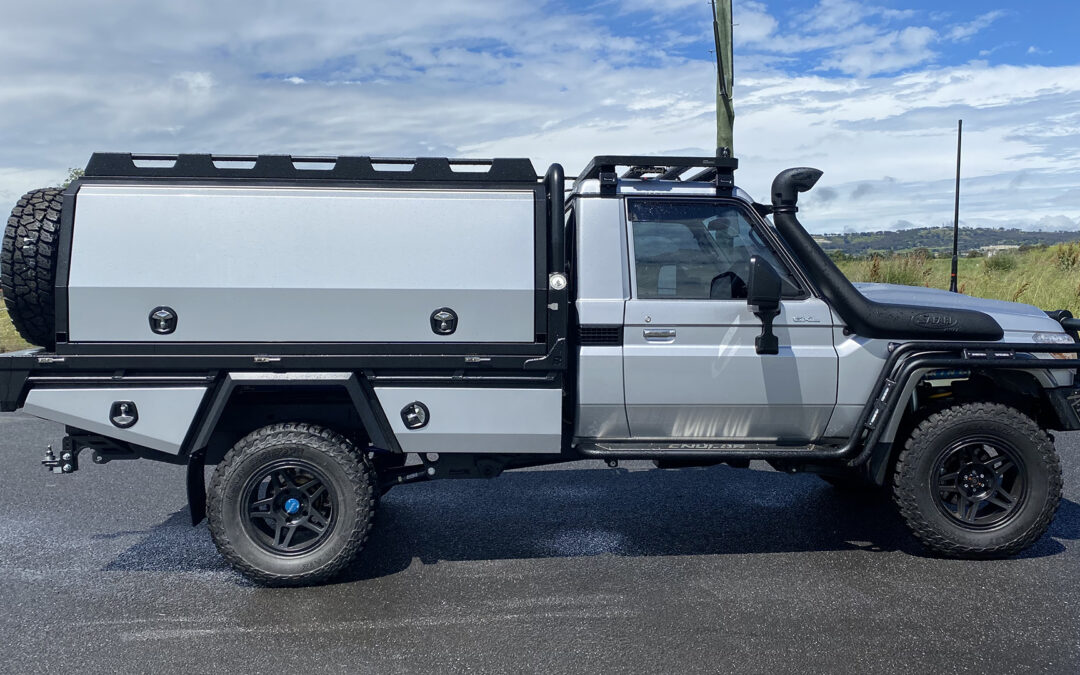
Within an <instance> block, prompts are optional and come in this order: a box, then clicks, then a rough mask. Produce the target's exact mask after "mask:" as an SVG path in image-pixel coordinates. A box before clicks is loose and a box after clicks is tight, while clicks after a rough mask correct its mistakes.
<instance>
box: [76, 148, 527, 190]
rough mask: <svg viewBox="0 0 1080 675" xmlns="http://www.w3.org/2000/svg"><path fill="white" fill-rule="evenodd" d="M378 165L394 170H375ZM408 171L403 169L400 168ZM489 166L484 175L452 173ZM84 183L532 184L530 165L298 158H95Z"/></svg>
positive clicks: (487, 161) (431, 159) (103, 155)
mask: <svg viewBox="0 0 1080 675" xmlns="http://www.w3.org/2000/svg"><path fill="white" fill-rule="evenodd" d="M380 165H394V166H393V168H388V169H379V168H378V167H379V166H380ZM402 166H406V167H408V168H405V169H402V168H400V167H402ZM455 166H487V167H488V169H487V171H477V170H465V171H460V170H455V169H454V167H455ZM85 176H86V177H87V178H238V179H263V180H274V179H279V180H323V181H326V180H340V181H382V180H395V181H443V182H447V181H449V182H486V183H492V182H495V183H504V182H508V183H536V182H537V181H539V180H540V177H539V176H537V175H536V170H535V169H534V168H533V165H532V162H531V161H530V160H528V159H449V158H446V157H413V158H400V157H297V156H293V155H210V154H181V155H149V154H132V153H119V152H95V153H94V154H93V155H92V156H91V157H90V162H89V163H88V164H87V165H86V172H85Z"/></svg>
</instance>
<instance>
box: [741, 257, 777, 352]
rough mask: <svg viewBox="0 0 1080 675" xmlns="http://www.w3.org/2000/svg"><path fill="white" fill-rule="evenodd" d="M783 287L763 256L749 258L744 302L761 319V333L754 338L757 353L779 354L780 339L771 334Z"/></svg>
mask: <svg viewBox="0 0 1080 675" xmlns="http://www.w3.org/2000/svg"><path fill="white" fill-rule="evenodd" d="M782 288H783V285H782V282H781V280H780V275H779V274H777V273H776V270H774V269H773V267H772V265H770V264H769V263H768V262H767V261H766V260H765V259H764V258H761V257H759V256H756V255H755V256H753V257H751V258H750V280H749V281H748V282H747V284H746V304H747V305H748V306H749V307H750V311H752V312H753V313H754V315H755V316H756V317H757V318H759V319H761V335H759V336H757V337H756V338H755V339H754V347H755V348H756V349H757V353H758V354H779V353H780V341H779V340H777V339H776V335H774V334H773V330H772V324H773V319H775V318H776V317H777V316H778V315H779V314H780V294H781V290H782Z"/></svg>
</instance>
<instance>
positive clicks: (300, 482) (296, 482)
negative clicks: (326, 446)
mask: <svg viewBox="0 0 1080 675" xmlns="http://www.w3.org/2000/svg"><path fill="white" fill-rule="evenodd" d="M336 498H337V495H336V493H335V492H334V486H333V484H332V483H331V482H330V481H329V480H327V478H326V476H325V475H324V474H323V473H322V471H320V470H319V469H318V468H316V467H315V466H314V465H312V464H311V463H309V462H305V461H303V460H292V459H290V460H282V461H277V462H273V463H271V464H268V465H267V466H265V467H263V468H261V469H260V470H258V471H256V472H255V473H254V474H252V476H251V478H250V479H249V480H248V481H247V483H245V485H244V491H243V498H242V499H241V502H240V508H241V509H242V512H241V520H242V522H243V523H244V529H245V531H246V532H247V533H248V536H250V537H251V539H252V540H253V541H254V542H255V543H257V544H258V545H259V546H260V547H262V548H263V549H265V550H267V551H269V552H270V553H273V554H275V555H281V556H296V555H302V554H304V553H308V552H310V551H313V550H315V549H316V548H318V547H319V546H320V545H322V544H323V542H325V541H326V540H327V538H329V536H330V533H331V532H332V531H333V529H334V524H335V522H336V519H337V518H336V516H337V513H336V509H335V508H334V507H335V503H336Z"/></svg>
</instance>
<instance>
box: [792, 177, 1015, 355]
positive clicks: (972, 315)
mask: <svg viewBox="0 0 1080 675" xmlns="http://www.w3.org/2000/svg"><path fill="white" fill-rule="evenodd" d="M819 178H821V171H819V170H818V169H811V168H806V167H803V168H798V169H788V170H786V171H781V172H780V174H779V175H777V176H776V178H775V179H774V180H773V184H772V204H773V223H774V224H775V225H776V229H777V231H778V232H779V233H780V236H782V237H783V238H784V241H786V242H787V244H788V246H790V247H791V250H792V252H793V253H794V254H795V256H796V257H797V258H798V259H799V261H800V262H801V263H802V265H803V268H805V269H806V271H807V273H808V274H809V275H810V277H811V279H813V281H814V283H815V284H817V286H818V289H819V290H820V291H821V294H822V295H823V296H825V299H826V300H828V301H829V304H830V305H832V308H833V309H834V310H835V311H836V313H837V314H839V315H840V318H841V319H843V321H844V323H845V324H846V325H847V327H848V328H849V329H850V330H851V331H852V332H853V333H855V334H856V335H860V336H862V337H866V338H876V339H892V340H988V341H996V340H1000V339H1001V338H1002V337H1004V331H1002V330H1001V326H1000V325H998V322H997V321H994V319H993V318H992V317H990V316H989V315H987V314H983V313H982V312H976V311H973V310H968V309H942V308H939V307H920V306H918V305H894V304H891V303H882V302H874V301H873V300H870V299H869V298H867V297H866V296H864V295H863V294H862V293H860V292H859V291H858V289H857V288H855V287H854V286H853V285H852V284H851V282H850V281H848V279H847V277H845V276H844V273H843V272H841V271H840V268H838V267H837V266H836V264H835V263H834V262H833V261H832V259H831V258H829V256H828V255H826V253H825V251H823V250H821V247H820V246H818V245H817V242H815V241H814V239H813V237H811V236H810V234H809V233H808V232H807V231H806V228H804V227H803V226H802V224H801V223H799V219H798V218H797V217H796V216H795V213H796V212H797V211H798V210H799V207H798V202H799V193H800V192H806V191H808V190H809V189H810V188H812V187H814V184H815V183H817V182H818V179H819Z"/></svg>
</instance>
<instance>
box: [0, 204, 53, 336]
mask: <svg viewBox="0 0 1080 675" xmlns="http://www.w3.org/2000/svg"><path fill="white" fill-rule="evenodd" d="M63 202H64V195H63V191H62V190H61V189H60V188H43V189H40V190H33V191H31V192H28V193H26V194H25V195H23V196H22V198H20V199H19V201H18V202H17V203H16V204H15V208H14V209H12V211H11V216H10V217H9V218H8V220H7V226H6V227H5V228H4V236H3V241H2V243H0V292H2V293H3V295H4V304H6V305H7V309H8V316H9V317H10V318H11V323H12V324H13V325H14V326H15V330H16V331H18V333H19V335H21V336H22V338H23V339H24V340H26V341H27V342H29V343H31V344H35V345H40V346H42V347H47V348H52V347H53V344H54V341H55V339H56V335H55V333H56V267H57V264H56V263H57V259H56V258H57V255H58V254H59V238H60V213H61V211H62V207H63ZM19 242H22V243H21V244H20V243H19Z"/></svg>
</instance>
